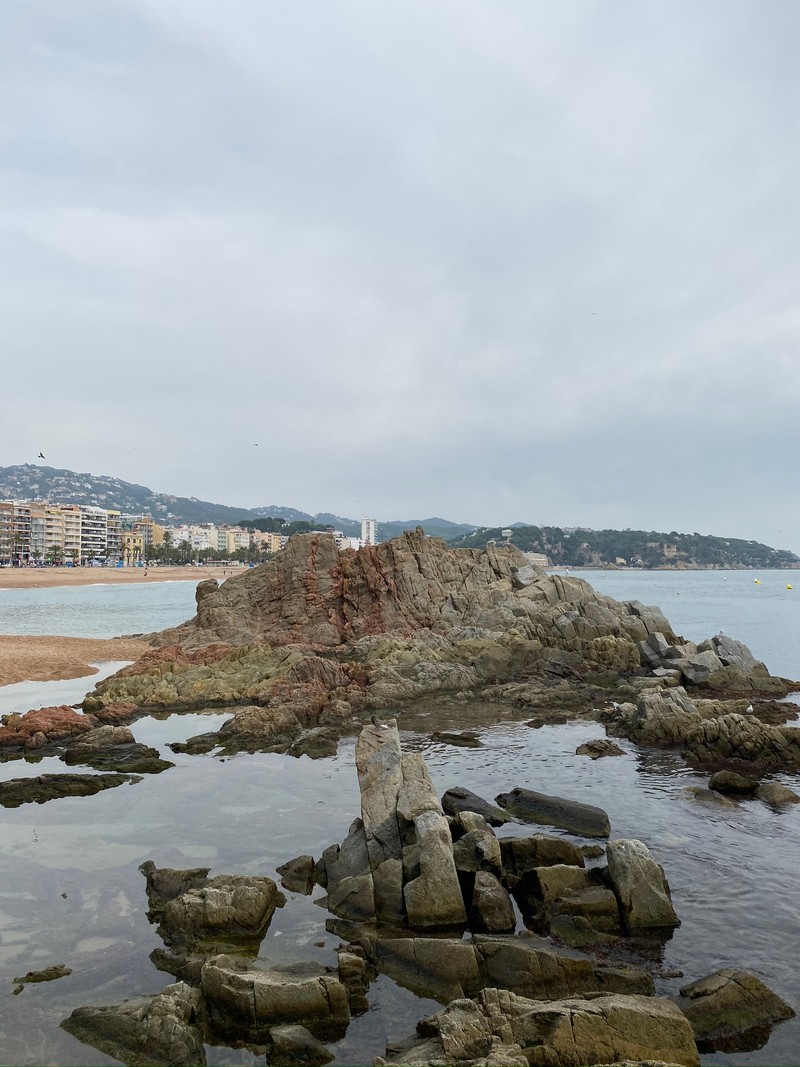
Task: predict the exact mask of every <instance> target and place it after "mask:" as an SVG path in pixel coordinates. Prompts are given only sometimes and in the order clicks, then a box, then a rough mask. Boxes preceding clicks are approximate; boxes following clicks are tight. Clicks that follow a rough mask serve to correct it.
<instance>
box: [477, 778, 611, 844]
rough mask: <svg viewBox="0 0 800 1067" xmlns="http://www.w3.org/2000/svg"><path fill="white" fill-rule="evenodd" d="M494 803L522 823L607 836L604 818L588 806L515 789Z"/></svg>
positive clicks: (530, 790)
mask: <svg viewBox="0 0 800 1067" xmlns="http://www.w3.org/2000/svg"><path fill="white" fill-rule="evenodd" d="M495 800H496V801H497V803H498V804H500V805H502V807H504V808H505V809H506V811H509V812H511V814H512V815H515V816H516V817H517V818H518V819H524V820H525V821H526V822H535V823H541V824H544V825H546V826H558V827H560V828H561V829H562V830H567V831H568V832H569V833H571V834H578V835H580V836H581V837H608V835H609V834H610V833H611V826H610V824H609V821H608V815H606V813H605V812H604V811H603V809H602V808H596V807H594V806H593V805H592V804H580V803H578V801H576V800H566V799H565V798H564V797H553V796H548V795H547V794H546V793H536V792H535V791H534V790H533V789H522V788H520V787H519V786H517V787H516V788H514V789H512V790H511V791H510V792H508V793H500V795H499V796H496V797H495Z"/></svg>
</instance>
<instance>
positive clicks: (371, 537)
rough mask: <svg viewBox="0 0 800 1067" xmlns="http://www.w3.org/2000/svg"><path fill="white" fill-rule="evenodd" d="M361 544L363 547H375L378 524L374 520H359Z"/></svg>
mask: <svg viewBox="0 0 800 1067" xmlns="http://www.w3.org/2000/svg"><path fill="white" fill-rule="evenodd" d="M361 543H362V544H363V545H377V543H378V523H377V520H376V519H362V520H361Z"/></svg>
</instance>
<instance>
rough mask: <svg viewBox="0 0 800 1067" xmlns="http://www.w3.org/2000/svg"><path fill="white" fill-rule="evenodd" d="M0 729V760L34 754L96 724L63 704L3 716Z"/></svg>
mask: <svg viewBox="0 0 800 1067" xmlns="http://www.w3.org/2000/svg"><path fill="white" fill-rule="evenodd" d="M2 722H3V725H2V726H0V760H2V759H8V758H9V757H11V756H13V755H16V754H17V753H20V752H36V751H38V750H42V749H46V748H47V747H48V746H52V745H54V744H57V743H58V742H67V741H69V740H71V739H72V738H75V737H80V736H81V735H85V734H87V733H88V732H89V731H90V730H92V729H93V728H94V727H95V725H96V723H95V722H94V720H93V719H90V718H89V717H88V716H86V715H81V714H80V713H79V712H77V711H74V710H73V709H72V708H70V707H69V706H68V705H66V704H60V705H59V706H58V707H53V708H37V709H36V710H34V711H28V712H26V713H25V714H24V715H19V714H16V713H13V714H10V715H4V716H3V718H2Z"/></svg>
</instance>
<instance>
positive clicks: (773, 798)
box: [756, 782, 800, 808]
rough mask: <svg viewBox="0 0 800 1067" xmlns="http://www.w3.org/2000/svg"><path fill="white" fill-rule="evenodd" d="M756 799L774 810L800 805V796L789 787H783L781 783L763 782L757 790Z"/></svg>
mask: <svg viewBox="0 0 800 1067" xmlns="http://www.w3.org/2000/svg"><path fill="white" fill-rule="evenodd" d="M756 797H757V798H758V799H759V800H763V801H764V803H765V804H769V805H771V806H772V807H774V808H783V807H787V806H788V805H790V804H800V796H798V795H797V793H795V791H794V790H793V789H789V787H788V786H786V785H781V783H780V782H762V783H761V784H760V785H759V787H758V789H756Z"/></svg>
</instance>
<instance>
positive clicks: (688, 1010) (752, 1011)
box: [678, 967, 795, 1052]
mask: <svg viewBox="0 0 800 1067" xmlns="http://www.w3.org/2000/svg"><path fill="white" fill-rule="evenodd" d="M680 992H681V999H680V1000H679V1001H678V1005H679V1007H680V1008H681V1010H682V1011H683V1013H684V1015H685V1016H686V1018H687V1019H688V1020H689V1022H690V1023H691V1025H692V1027H693V1029H694V1032H695V1036H696V1038H697V1041H698V1043H702V1045H703V1046H704V1047H705V1049H706V1050H709V1049H716V1050H719V1051H721V1052H736V1051H752V1050H754V1049H758V1048H761V1047H762V1046H763V1045H764V1044H766V1042H767V1040H768V1038H769V1034H770V1030H771V1029H772V1026H773V1025H774V1024H775V1023H776V1022H779V1021H780V1020H782V1019H791V1018H792V1017H793V1016H794V1014H795V1013H794V1009H793V1008H791V1007H790V1006H789V1005H788V1004H787V1003H786V1002H785V1001H784V1000H782V999H781V998H780V997H779V996H777V995H776V994H775V993H773V992H772V991H771V990H770V989H768V988H767V986H765V985H764V983H763V982H762V981H761V980H760V979H759V978H756V976H755V975H753V974H748V973H747V972H746V971H737V970H734V969H733V968H730V967H725V968H723V969H722V970H719V971H715V972H714V973H713V974H710V975H708V976H707V977H706V978H700V979H698V981H696V982H691V983H690V984H689V985H686V986H683V987H682V989H681V991H680Z"/></svg>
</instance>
